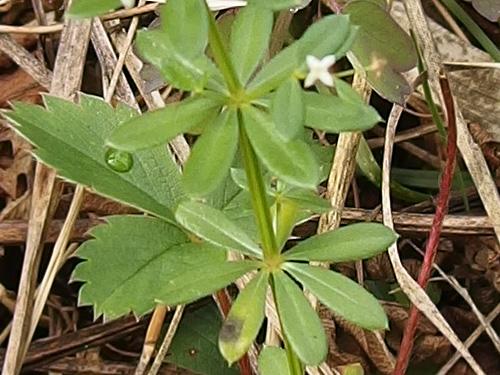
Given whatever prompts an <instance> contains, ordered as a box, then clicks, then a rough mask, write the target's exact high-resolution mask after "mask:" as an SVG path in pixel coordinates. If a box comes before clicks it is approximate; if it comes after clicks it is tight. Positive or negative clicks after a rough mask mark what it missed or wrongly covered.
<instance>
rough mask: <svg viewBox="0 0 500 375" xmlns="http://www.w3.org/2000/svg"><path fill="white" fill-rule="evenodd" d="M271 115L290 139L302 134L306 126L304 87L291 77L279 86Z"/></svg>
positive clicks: (284, 135)
mask: <svg viewBox="0 0 500 375" xmlns="http://www.w3.org/2000/svg"><path fill="white" fill-rule="evenodd" d="M271 115H272V118H273V121H274V123H275V124H276V129H277V130H278V132H279V133H280V134H281V136H282V137H283V138H284V139H285V140H287V141H289V140H291V139H294V138H296V137H297V136H298V135H300V134H301V130H302V129H303V128H304V118H305V106H304V101H303V99H302V87H300V84H299V82H298V81H297V80H296V79H295V78H290V79H289V80H287V81H285V82H284V83H282V84H281V85H280V87H278V89H277V90H276V92H275V93H274V95H273V97H272V101H271Z"/></svg>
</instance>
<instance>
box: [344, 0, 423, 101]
mask: <svg viewBox="0 0 500 375" xmlns="http://www.w3.org/2000/svg"><path fill="white" fill-rule="evenodd" d="M344 10H345V12H346V13H347V14H349V15H350V17H351V18H350V19H351V22H352V23H353V24H355V25H359V31H358V37H357V38H356V41H355V42H354V44H353V46H352V52H353V53H354V55H355V56H356V58H357V60H359V63H360V64H361V65H362V66H363V67H364V68H365V69H366V74H367V79H368V82H369V83H370V84H371V85H372V86H373V88H374V89H375V90H376V91H377V92H378V93H379V94H380V95H382V96H383V97H385V98H386V99H388V100H390V101H393V102H396V103H399V104H401V105H403V104H404V102H405V99H404V98H405V97H406V96H407V95H409V93H410V91H411V88H410V86H409V84H408V82H407V81H406V80H405V78H404V77H403V76H402V75H401V74H400V73H401V72H405V71H407V70H410V69H412V68H413V67H415V66H416V63H417V54H416V51H415V48H414V46H413V42H412V40H411V38H410V37H409V35H408V34H406V33H405V32H404V30H403V29H402V28H401V27H400V26H399V25H398V24H397V23H396V22H395V21H394V20H393V19H392V18H391V17H390V15H389V13H388V12H387V11H386V10H385V9H383V8H382V7H380V6H379V5H378V4H376V3H374V2H372V1H365V0H355V1H351V2H350V3H349V4H348V5H347V6H346V7H345V8H344ZM355 65H356V64H355Z"/></svg>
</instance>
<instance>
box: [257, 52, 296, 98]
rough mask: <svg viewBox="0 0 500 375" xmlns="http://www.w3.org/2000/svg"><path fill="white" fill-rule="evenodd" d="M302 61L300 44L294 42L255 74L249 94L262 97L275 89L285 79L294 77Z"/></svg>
mask: <svg viewBox="0 0 500 375" xmlns="http://www.w3.org/2000/svg"><path fill="white" fill-rule="evenodd" d="M301 63H302V62H301V61H300V60H299V45H298V43H294V44H292V45H291V46H289V47H287V48H285V49H283V50H282V51H281V52H280V53H278V54H277V55H276V56H274V57H273V58H272V59H271V61H269V62H268V63H267V64H266V65H264V66H263V68H262V69H261V70H260V71H259V72H258V73H257V74H256V75H255V78H254V79H252V81H251V82H250V84H249V85H248V96H249V97H251V98H260V97H261V96H263V95H265V94H267V93H268V92H270V91H272V90H274V89H275V88H276V87H278V86H279V85H280V84H281V83H282V82H283V81H285V80H287V79H289V78H290V77H292V75H293V73H294V71H295V70H296V69H298V67H299V66H300V64H301Z"/></svg>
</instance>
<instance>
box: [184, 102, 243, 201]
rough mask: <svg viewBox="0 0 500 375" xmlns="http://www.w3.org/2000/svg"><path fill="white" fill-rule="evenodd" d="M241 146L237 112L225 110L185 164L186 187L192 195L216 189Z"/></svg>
mask: <svg viewBox="0 0 500 375" xmlns="http://www.w3.org/2000/svg"><path fill="white" fill-rule="evenodd" d="M237 147H238V118H237V115H236V111H234V110H226V111H224V112H223V113H221V114H219V117H218V118H217V119H216V120H215V121H214V122H213V123H212V124H210V125H208V126H207V127H206V129H205V131H204V132H203V134H202V135H201V136H200V138H199V139H198V140H197V141H196V143H195V145H194V147H193V151H192V152H191V155H190V156H189V159H188V161H187V163H186V166H185V167H184V175H183V179H184V186H185V188H186V191H187V192H188V193H189V194H191V195H192V196H204V195H206V194H208V193H210V192H211V191H213V190H214V189H215V188H217V186H218V185H219V184H220V183H221V182H222V181H223V180H224V178H225V177H226V176H227V175H228V173H229V168H230V167H231V164H232V163H233V159H234V155H235V153H236V148H237Z"/></svg>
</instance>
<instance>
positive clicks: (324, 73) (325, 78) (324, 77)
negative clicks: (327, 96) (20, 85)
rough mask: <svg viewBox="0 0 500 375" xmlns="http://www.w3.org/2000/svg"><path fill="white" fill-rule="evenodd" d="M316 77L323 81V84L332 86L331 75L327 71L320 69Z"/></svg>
mask: <svg viewBox="0 0 500 375" xmlns="http://www.w3.org/2000/svg"><path fill="white" fill-rule="evenodd" d="M318 79H319V80H320V81H321V82H323V83H324V84H325V85H327V86H330V87H333V77H332V75H331V74H330V73H329V72H328V70H327V71H322V72H321V73H319V74H318Z"/></svg>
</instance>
